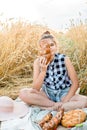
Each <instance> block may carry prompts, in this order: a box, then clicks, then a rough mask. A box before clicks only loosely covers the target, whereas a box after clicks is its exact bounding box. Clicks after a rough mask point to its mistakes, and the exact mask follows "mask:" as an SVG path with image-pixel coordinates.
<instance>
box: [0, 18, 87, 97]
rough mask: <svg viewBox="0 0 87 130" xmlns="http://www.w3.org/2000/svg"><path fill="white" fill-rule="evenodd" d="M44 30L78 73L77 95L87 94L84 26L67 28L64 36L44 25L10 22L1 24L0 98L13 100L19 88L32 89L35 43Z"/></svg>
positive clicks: (86, 30) (86, 29) (86, 34)
mask: <svg viewBox="0 0 87 130" xmlns="http://www.w3.org/2000/svg"><path fill="white" fill-rule="evenodd" d="M46 30H49V31H50V32H51V33H52V34H53V35H54V36H55V37H56V39H57V40H58V51H59V52H61V53H65V54H66V55H68V56H69V57H70V59H71V61H72V63H73V65H74V67H75V70H76V72H77V74H78V78H79V84H80V88H81V89H80V93H81V94H84V95H87V25H86V24H80V25H78V26H73V27H70V28H69V29H68V31H67V32H66V33H62V32H57V31H54V30H52V29H50V28H48V27H47V26H42V25H37V24H30V23H28V22H26V21H22V20H17V21H15V22H14V21H13V20H12V21H11V20H10V19H9V20H8V21H5V22H1V21H0V95H8V96H10V97H12V98H13V99H15V98H16V97H17V96H18V93H19V91H20V89H21V88H24V87H32V82H33V80H32V77H33V61H34V59H35V58H36V57H37V55H38V40H39V38H40V36H41V34H42V33H43V32H44V31H46Z"/></svg>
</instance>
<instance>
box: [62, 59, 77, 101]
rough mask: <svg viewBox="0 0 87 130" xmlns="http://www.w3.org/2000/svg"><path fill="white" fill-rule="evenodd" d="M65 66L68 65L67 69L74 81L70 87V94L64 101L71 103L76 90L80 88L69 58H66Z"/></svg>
mask: <svg viewBox="0 0 87 130" xmlns="http://www.w3.org/2000/svg"><path fill="white" fill-rule="evenodd" d="M65 64H66V67H67V70H68V75H69V77H70V79H71V81H72V85H71V87H70V90H69V92H68V94H67V95H66V96H65V98H64V99H62V101H63V102H67V101H69V100H70V99H71V97H72V96H73V95H74V94H75V93H76V90H77V89H78V87H79V83H78V78H77V74H76V71H75V69H74V67H73V65H72V63H71V61H70V59H69V58H68V57H66V58H65Z"/></svg>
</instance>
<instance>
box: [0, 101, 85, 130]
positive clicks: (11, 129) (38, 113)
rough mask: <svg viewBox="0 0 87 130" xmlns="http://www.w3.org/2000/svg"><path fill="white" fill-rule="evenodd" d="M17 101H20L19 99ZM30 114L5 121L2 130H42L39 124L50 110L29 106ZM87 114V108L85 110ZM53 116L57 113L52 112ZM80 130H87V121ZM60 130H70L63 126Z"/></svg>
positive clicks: (1, 124) (73, 129)
mask: <svg viewBox="0 0 87 130" xmlns="http://www.w3.org/2000/svg"><path fill="white" fill-rule="evenodd" d="M17 101H20V100H19V99H17ZM28 108H29V112H28V113H27V115H26V116H24V117H23V118H16V119H14V120H8V121H3V122H1V123H0V130H42V129H41V127H40V126H39V125H38V122H39V121H40V120H41V119H42V118H43V117H44V116H45V115H46V114H47V113H49V110H42V109H41V108H40V107H37V106H28ZM84 111H85V112H86V113H87V108H85V109H84ZM50 112H51V113H52V114H53V116H55V114H56V113H57V112H56V111H50ZM78 127H79V130H87V121H85V122H84V123H83V124H82V125H81V126H78ZM58 130H68V129H67V128H64V127H62V126H58ZM70 130H77V127H74V128H70Z"/></svg>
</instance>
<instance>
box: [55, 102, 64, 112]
mask: <svg viewBox="0 0 87 130" xmlns="http://www.w3.org/2000/svg"><path fill="white" fill-rule="evenodd" d="M61 108H62V102H56V103H55V105H54V106H53V110H55V111H59V110H60V109H61Z"/></svg>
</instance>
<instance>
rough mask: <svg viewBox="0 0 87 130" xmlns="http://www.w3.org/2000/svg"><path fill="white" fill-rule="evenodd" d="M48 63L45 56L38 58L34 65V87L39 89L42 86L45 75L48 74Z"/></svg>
mask: <svg viewBox="0 0 87 130" xmlns="http://www.w3.org/2000/svg"><path fill="white" fill-rule="evenodd" d="M46 70H47V65H46V59H45V58H44V57H40V59H36V60H35V62H34V66H33V72H34V73H33V88H34V89H37V90H38V91H39V90H40V88H41V87H42V84H43V81H44V78H45V75H46Z"/></svg>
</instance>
